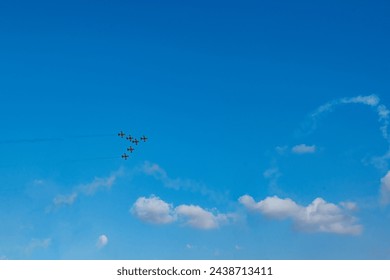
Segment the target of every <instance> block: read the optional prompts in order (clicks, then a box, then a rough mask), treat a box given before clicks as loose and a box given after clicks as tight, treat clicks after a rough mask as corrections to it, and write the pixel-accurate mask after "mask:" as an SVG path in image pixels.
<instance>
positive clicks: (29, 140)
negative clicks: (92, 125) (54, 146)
mask: <svg viewBox="0 0 390 280" xmlns="http://www.w3.org/2000/svg"><path fill="white" fill-rule="evenodd" d="M114 136H115V134H84V135H66V136H63V137H55V138H19V139H6V140H0V144H24V143H26V144H34V143H45V142H60V141H65V140H71V139H85V138H102V137H114Z"/></svg>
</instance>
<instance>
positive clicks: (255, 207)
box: [239, 195, 362, 235]
mask: <svg viewBox="0 0 390 280" xmlns="http://www.w3.org/2000/svg"><path fill="white" fill-rule="evenodd" d="M239 202H240V203H241V204H242V205H244V206H245V208H247V209H248V210H250V211H253V212H258V213H260V214H262V215H264V216H266V217H268V218H271V219H291V220H292V221H293V223H294V226H295V228H297V229H298V230H300V231H305V232H328V233H335V234H352V235H356V234H360V233H361V232H362V226H361V225H359V224H357V221H356V218H354V217H352V216H351V215H350V214H349V212H348V209H347V208H346V207H343V208H341V207H339V206H337V205H335V204H333V203H328V202H326V201H325V200H323V199H322V198H316V199H315V200H313V202H312V203H310V204H309V205H308V206H301V205H299V204H297V203H296V202H295V201H293V200H291V199H289V198H286V199H281V198H279V197H277V196H273V197H267V198H265V199H264V200H262V201H259V202H256V201H255V200H254V199H253V198H252V197H251V196H249V195H244V196H242V197H240V198H239ZM349 206H351V205H349Z"/></svg>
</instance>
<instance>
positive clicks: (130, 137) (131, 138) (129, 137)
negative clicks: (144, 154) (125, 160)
mask: <svg viewBox="0 0 390 280" xmlns="http://www.w3.org/2000/svg"><path fill="white" fill-rule="evenodd" d="M126 139H127V140H129V141H133V139H134V138H133V137H132V136H131V135H129V136H127V137H126Z"/></svg>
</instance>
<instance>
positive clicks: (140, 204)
mask: <svg viewBox="0 0 390 280" xmlns="http://www.w3.org/2000/svg"><path fill="white" fill-rule="evenodd" d="M131 213H132V214H133V215H134V216H136V217H137V218H138V219H140V220H142V221H144V222H148V223H152V224H169V223H172V222H173V221H175V219H176V217H175V216H174V213H173V207H172V205H171V204H168V203H166V202H165V201H163V200H161V199H160V198H159V197H156V196H151V197H149V198H146V197H140V198H138V199H137V201H136V202H135V203H134V205H133V207H132V208H131Z"/></svg>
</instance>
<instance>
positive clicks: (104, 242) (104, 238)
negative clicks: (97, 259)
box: [96, 234, 108, 249]
mask: <svg viewBox="0 0 390 280" xmlns="http://www.w3.org/2000/svg"><path fill="white" fill-rule="evenodd" d="M107 244H108V237H107V236H106V235H105V234H102V235H100V236H99V238H98V240H97V243H96V246H97V247H98V248H99V249H100V248H103V247H105V246H106V245H107Z"/></svg>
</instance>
